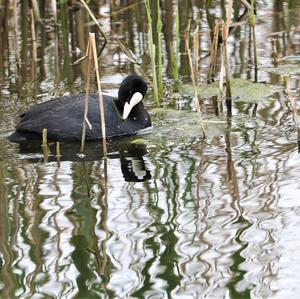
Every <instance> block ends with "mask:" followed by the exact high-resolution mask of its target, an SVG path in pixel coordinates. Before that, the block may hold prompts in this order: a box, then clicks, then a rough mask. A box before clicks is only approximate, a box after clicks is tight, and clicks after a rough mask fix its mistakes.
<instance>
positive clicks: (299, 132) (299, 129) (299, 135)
mask: <svg viewBox="0 0 300 299" xmlns="http://www.w3.org/2000/svg"><path fill="white" fill-rule="evenodd" d="M284 82H285V86H286V93H287V96H288V99H289V100H290V103H291V108H292V113H293V118H294V122H295V125H296V127H297V144H298V152H300V123H299V119H298V112H297V107H296V102H295V98H294V97H293V94H292V91H291V87H290V81H289V78H288V77H284Z"/></svg>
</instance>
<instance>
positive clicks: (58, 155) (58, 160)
mask: <svg viewBox="0 0 300 299" xmlns="http://www.w3.org/2000/svg"><path fill="white" fill-rule="evenodd" d="M60 157H61V154H60V143H59V142H58V141H57V142H56V161H57V167H60Z"/></svg>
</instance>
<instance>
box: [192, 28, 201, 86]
mask: <svg viewBox="0 0 300 299" xmlns="http://www.w3.org/2000/svg"><path fill="white" fill-rule="evenodd" d="M193 44H194V47H193V48H194V64H195V70H194V72H195V78H196V81H197V79H198V73H199V60H200V56H199V52H200V37H199V25H197V27H196V29H195V31H194V33H193Z"/></svg>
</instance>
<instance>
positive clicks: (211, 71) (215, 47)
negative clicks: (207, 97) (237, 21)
mask: <svg viewBox="0 0 300 299" xmlns="http://www.w3.org/2000/svg"><path fill="white" fill-rule="evenodd" d="M220 28H221V21H220V20H217V21H216V24H215V28H214V35H213V42H212V46H211V50H210V53H211V54H210V57H211V60H210V65H209V71H208V74H207V80H208V82H210V81H214V79H215V72H216V62H217V54H218V40H219V33H220Z"/></svg>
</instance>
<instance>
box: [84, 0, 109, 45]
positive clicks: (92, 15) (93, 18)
mask: <svg viewBox="0 0 300 299" xmlns="http://www.w3.org/2000/svg"><path fill="white" fill-rule="evenodd" d="M80 2H81V3H82V5H83V6H84V8H85V9H86V10H87V12H88V13H89V15H90V17H91V18H92V20H93V21H94V22H95V24H96V26H97V27H98V29H99V31H100V33H101V34H102V36H103V37H104V40H105V44H106V43H107V37H106V35H105V33H104V32H103V30H102V28H101V26H100V24H99V22H98V21H97V19H96V17H95V16H94V14H93V12H92V11H91V10H90V8H89V7H88V5H87V4H86V3H85V1H84V0H80Z"/></svg>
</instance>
